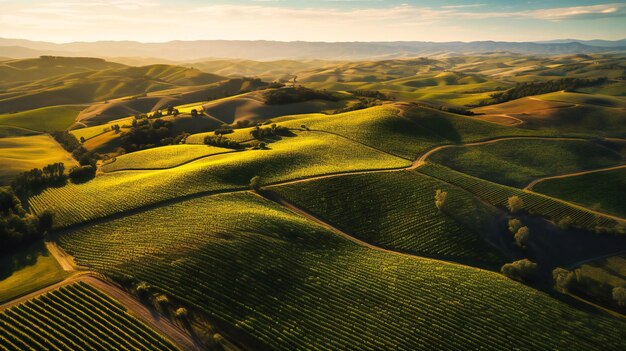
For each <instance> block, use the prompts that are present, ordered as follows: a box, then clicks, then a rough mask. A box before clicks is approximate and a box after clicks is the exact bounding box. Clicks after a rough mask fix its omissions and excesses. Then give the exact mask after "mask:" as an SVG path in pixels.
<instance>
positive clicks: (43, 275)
mask: <svg viewBox="0 0 626 351" xmlns="http://www.w3.org/2000/svg"><path fill="white" fill-rule="evenodd" d="M66 276H67V274H66V273H65V272H64V271H63V270H62V269H61V267H60V266H59V264H58V263H57V261H56V259H55V258H54V257H52V255H50V253H49V252H48V250H46V249H45V247H43V245H41V247H39V246H37V247H32V248H29V249H26V250H24V251H22V252H18V253H15V254H13V255H8V256H6V257H2V259H0V303H1V302H4V301H8V300H11V299H14V298H16V297H18V296H21V295H24V294H27V293H29V292H31V291H35V290H37V289H40V288H43V287H46V286H48V285H51V284H54V283H56V282H58V281H61V280H63V279H64V278H65V277H66Z"/></svg>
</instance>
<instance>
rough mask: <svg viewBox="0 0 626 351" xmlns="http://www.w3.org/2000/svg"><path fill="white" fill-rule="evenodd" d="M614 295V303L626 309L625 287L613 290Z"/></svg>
mask: <svg viewBox="0 0 626 351" xmlns="http://www.w3.org/2000/svg"><path fill="white" fill-rule="evenodd" d="M612 295H613V301H615V303H616V304H617V305H618V306H619V307H626V288H625V287H623V286H618V287H616V288H613V291H612Z"/></svg>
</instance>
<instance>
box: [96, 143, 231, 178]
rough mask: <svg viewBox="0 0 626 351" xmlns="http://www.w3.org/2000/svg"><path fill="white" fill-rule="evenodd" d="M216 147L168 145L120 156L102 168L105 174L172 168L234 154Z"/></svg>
mask: <svg viewBox="0 0 626 351" xmlns="http://www.w3.org/2000/svg"><path fill="white" fill-rule="evenodd" d="M233 151H234V150H232V149H224V148H221V147H215V146H204V145H168V146H162V147H158V148H153V149H147V150H142V151H137V152H132V153H130V154H125V155H122V156H118V157H116V158H114V159H113V160H112V162H108V163H106V164H104V165H103V166H102V170H103V171H104V172H113V171H119V170H128V169H157V168H171V167H176V166H178V165H180V164H183V163H186V162H189V161H192V160H195V159H197V158H201V157H204V156H210V155H215V154H222V153H227V152H233Z"/></svg>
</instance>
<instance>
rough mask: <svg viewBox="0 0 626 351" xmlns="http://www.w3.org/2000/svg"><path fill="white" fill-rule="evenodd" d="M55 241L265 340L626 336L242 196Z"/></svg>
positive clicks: (519, 343)
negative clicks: (374, 247)
mask: <svg viewBox="0 0 626 351" xmlns="http://www.w3.org/2000/svg"><path fill="white" fill-rule="evenodd" d="M174 219H175V220H174ZM145 223H150V225H149V226H147V225H145ZM60 241H61V245H62V247H63V248H65V249H66V250H68V252H69V253H71V254H72V255H74V256H75V258H76V261H77V263H78V264H80V265H83V266H86V267H89V268H92V269H95V270H97V271H99V272H102V273H105V274H108V275H110V276H112V277H114V279H118V280H119V281H122V282H125V283H131V282H132V283H134V284H137V283H139V282H147V283H148V284H150V286H152V287H153V291H154V292H158V293H161V294H165V295H166V296H168V297H169V298H172V299H175V300H176V301H178V302H180V303H182V304H184V305H187V306H189V307H192V308H194V309H197V310H200V311H204V312H205V313H207V315H209V316H211V318H214V319H216V320H219V321H222V322H226V323H227V324H228V325H230V326H234V328H235V330H239V331H243V332H245V333H247V334H249V335H250V336H252V337H253V338H254V339H255V340H257V341H258V343H259V344H262V345H266V346H269V347H271V348H274V349H281V350H284V349H290V350H304V349H311V348H315V349H319V350H336V349H358V350H380V349H396V350H415V349H420V348H426V349H447V350H467V349H480V348H486V349H501V350H510V349H542V350H545V349H563V348H567V349H570V350H585V351H586V350H589V349H592V348H594V347H595V345H598V344H601V345H603V348H604V349H606V350H621V349H623V348H624V347H625V346H626V344H625V341H624V340H626V324H625V322H624V321H623V320H619V319H610V318H607V317H603V316H600V315H596V314H589V313H585V312H582V311H579V310H577V309H574V308H572V307H570V306H568V305H566V304H564V303H561V302H559V301H557V300H554V299H552V298H551V297H549V296H548V295H546V294H544V293H541V292H538V291H536V290H534V289H531V288H529V287H526V286H524V285H522V284H519V283H516V282H514V281H512V280H509V279H507V278H504V277H503V276H501V275H499V274H496V273H491V272H488V271H484V270H479V269H475V268H470V267H466V266H461V265H456V264H447V263H443V262H440V261H434V260H430V259H425V258H419V257H415V258H413V257H407V256H402V255H395V254H389V253H385V252H380V251H378V250H372V249H369V248H365V247H362V246H359V245H357V244H355V243H352V242H350V241H348V240H344V239H342V238H340V237H338V236H336V235H335V234H333V233H331V232H329V231H327V230H325V229H323V228H322V227H319V226H317V225H314V224H312V223H311V222H309V221H308V220H306V219H304V218H302V217H299V216H296V215H294V214H292V213H290V212H288V211H287V210H285V209H283V208H281V207H280V206H278V205H276V204H274V203H273V202H270V201H268V200H265V199H262V198H260V197H258V196H254V195H252V194H248V193H241V194H222V195H215V196H209V197H203V198H198V199H194V200H189V201H184V202H180V203H176V204H174V205H171V206H164V207H160V208H158V209H154V210H151V211H147V212H143V213H138V214H134V215H131V216H126V217H123V218H120V219H117V220H113V221H110V222H106V223H99V224H95V225H94V226H92V227H89V228H82V229H78V230H76V231H74V232H71V233H67V234H65V235H63V236H62V237H60ZM459 325H463V327H462V328H459Z"/></svg>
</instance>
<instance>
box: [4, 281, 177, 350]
mask: <svg viewBox="0 0 626 351" xmlns="http://www.w3.org/2000/svg"><path fill="white" fill-rule="evenodd" d="M0 349H2V350H16V351H17V350H68V351H69V350H71V351H75V350H94V349H97V350H177V348H176V347H175V346H174V345H172V344H171V343H170V342H169V341H168V340H166V339H165V338H163V337H162V336H161V335H159V334H157V333H156V332H154V331H153V330H152V329H150V328H149V327H147V326H146V325H145V324H143V323H141V322H140V321H138V320H137V319H135V318H134V317H132V316H131V315H129V314H128V313H127V312H126V309H125V308H124V307H123V306H122V305H120V304H119V303H118V302H117V301H115V300H113V299H112V298H110V297H108V296H107V295H105V294H104V293H102V292H100V291H98V290H96V289H95V288H94V287H92V286H90V285H88V284H86V283H75V284H72V285H68V286H64V287H61V288H58V289H56V290H53V291H51V292H48V293H45V294H43V295H39V296H37V297H35V298H32V299H30V300H27V301H26V302H23V303H20V304H19V305H16V306H13V307H9V308H8V309H6V310H4V311H1V312H0Z"/></svg>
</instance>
